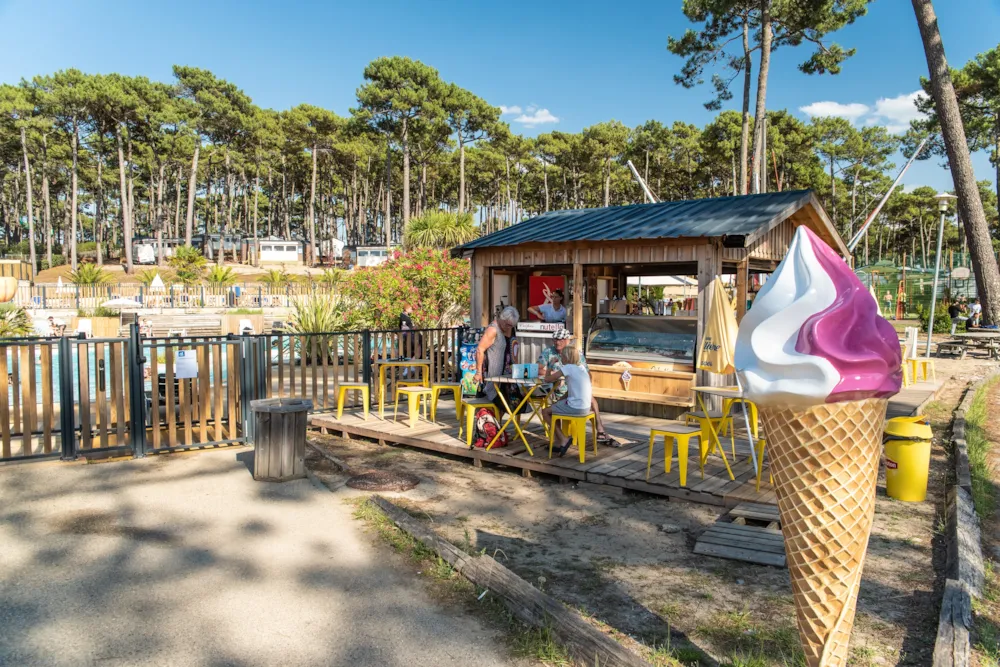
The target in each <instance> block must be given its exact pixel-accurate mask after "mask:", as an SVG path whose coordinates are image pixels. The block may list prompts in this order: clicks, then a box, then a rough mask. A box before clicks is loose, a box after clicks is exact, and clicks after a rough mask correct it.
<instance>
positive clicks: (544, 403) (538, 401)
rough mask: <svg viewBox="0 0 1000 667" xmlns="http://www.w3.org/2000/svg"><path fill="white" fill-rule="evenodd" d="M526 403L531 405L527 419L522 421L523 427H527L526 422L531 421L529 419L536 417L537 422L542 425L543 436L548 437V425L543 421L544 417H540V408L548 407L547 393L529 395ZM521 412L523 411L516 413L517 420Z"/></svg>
mask: <svg viewBox="0 0 1000 667" xmlns="http://www.w3.org/2000/svg"><path fill="white" fill-rule="evenodd" d="M528 405H530V406H531V414H529V415H528V420H527V421H526V422H524V428H527V427H528V424H530V423H531V420H532V419H535V418H536V417H537V418H538V422H539V423H540V424H541V425H542V430H543V431H545V437H546V438H547V437H549V425H548V424H546V423H545V420H544V419H542V410H544V409H545V408H547V407H549V394H542V395H538V394H532V395H531V397H530V398H528ZM522 414H524V413H523V412H521V413H518V415H517V418H518V420H520V419H521V415H522ZM519 423H520V422H519Z"/></svg>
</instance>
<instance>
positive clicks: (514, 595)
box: [371, 496, 651, 667]
mask: <svg viewBox="0 0 1000 667" xmlns="http://www.w3.org/2000/svg"><path fill="white" fill-rule="evenodd" d="M371 502H372V503H374V504H375V505H376V506H377V507H378V508H379V509H381V510H382V511H383V512H385V514H386V516H388V517H389V519H390V520H391V521H392V522H393V523H394V524H396V526H398V527H399V529H400V530H402V531H404V532H406V533H409V534H410V535H411V536H412V537H414V538H415V539H417V540H419V541H420V542H421V543H423V544H424V546H426V547H428V548H429V549H431V550H433V551H434V552H435V553H436V554H438V556H440V557H441V558H442V559H443V560H444V561H446V562H447V563H448V564H449V565H451V566H452V567H453V568H455V570H456V571H457V572H458V573H459V574H461V575H462V576H464V577H465V578H466V579H468V580H469V581H471V582H472V583H473V584H475V585H476V586H479V587H481V588H485V589H488V590H489V591H490V593H491V594H493V595H495V596H497V597H498V598H500V600H501V601H502V602H503V603H504V605H505V606H506V607H507V609H509V610H510V612H511V613H512V614H513V615H514V616H515V617H516V618H517V619H518V620H520V621H521V622H523V623H525V624H527V625H530V626H533V627H549V628H550V629H551V631H552V634H553V635H554V636H555V638H556V641H558V642H559V643H560V644H562V645H563V646H565V647H566V649H567V650H568V651H569V654H570V655H571V656H572V658H573V659H574V660H575V661H576V662H578V663H579V664H583V665H601V666H602V667H651V665H650V663H648V662H646V661H645V660H644V659H642V657H640V656H639V655H637V654H635V653H633V652H632V651H630V650H629V649H627V648H625V647H624V646H622V645H621V644H619V643H618V642H617V641H615V640H614V639H612V638H611V637H609V636H608V635H606V634H604V633H603V632H601V631H600V630H598V629H597V628H596V627H594V626H593V625H591V624H590V623H588V622H587V621H585V620H584V619H583V617H582V616H580V614H579V613H578V612H577V611H576V610H574V609H570V608H569V607H566V606H565V605H563V604H562V603H561V602H559V601H558V600H556V599H555V598H553V597H551V596H549V595H546V594H545V593H543V592H542V591H540V590H538V589H537V588H535V587H534V586H532V585H531V584H529V583H528V582H526V581H525V580H524V579H522V578H520V577H519V576H517V575H516V574H514V573H513V572H511V571H510V570H508V569H507V568H506V567H504V566H503V565H501V564H500V563H498V562H497V561H495V560H493V559H492V558H490V557H489V556H487V555H485V554H483V555H479V556H470V555H469V554H467V553H465V552H464V551H462V550H460V549H459V548H458V547H456V546H454V545H453V544H451V543H450V542H448V541H446V540H443V539H441V538H440V537H438V536H437V535H435V534H434V533H433V532H432V531H431V530H429V529H427V528H425V527H424V526H423V525H422V524H421V523H420V522H418V521H417V520H416V519H414V518H413V517H411V516H410V515H409V514H407V513H406V512H404V511H403V510H402V509H400V508H399V507H397V506H396V505H394V504H393V503H391V502H390V501H388V500H386V499H385V498H383V497H381V496H372V498H371Z"/></svg>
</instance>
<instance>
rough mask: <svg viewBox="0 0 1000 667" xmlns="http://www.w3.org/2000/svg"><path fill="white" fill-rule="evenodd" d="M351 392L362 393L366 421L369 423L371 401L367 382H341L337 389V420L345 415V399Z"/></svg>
mask: <svg viewBox="0 0 1000 667" xmlns="http://www.w3.org/2000/svg"><path fill="white" fill-rule="evenodd" d="M349 391H360V392H361V401H362V405H363V406H364V409H365V421H368V403H369V402H370V401H371V399H370V396H371V394H370V393H369V391H370V390H369V389H368V383H367V382H341V383H340V386H339V387H338V389H337V419H340V418H341V417H342V416H343V415H344V399H345V398H346V396H347V392H349Z"/></svg>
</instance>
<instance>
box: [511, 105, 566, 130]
mask: <svg viewBox="0 0 1000 667" xmlns="http://www.w3.org/2000/svg"><path fill="white" fill-rule="evenodd" d="M514 122H515V123H521V124H522V125H527V126H528V127H534V126H536V125H544V124H545V123H558V122H559V119H558V118H557V117H555V116H553V115H552V113H551V112H549V110H548V109H533V110H532V109H530V108H529V112H528V113H526V114H521V115H520V116H518V117H517V118H515V119H514Z"/></svg>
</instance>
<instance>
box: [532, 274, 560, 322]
mask: <svg viewBox="0 0 1000 667" xmlns="http://www.w3.org/2000/svg"><path fill="white" fill-rule="evenodd" d="M557 289H558V290H563V294H565V293H566V279H565V278H564V277H563V276H529V277H528V306H541V305H542V304H543V303H552V299H551V296H552V292H554V291H556V290H557ZM564 301H565V299H564ZM528 319H532V320H537V319H539V318H538V317H537V316H536V315H534V314H533V313H528Z"/></svg>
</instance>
